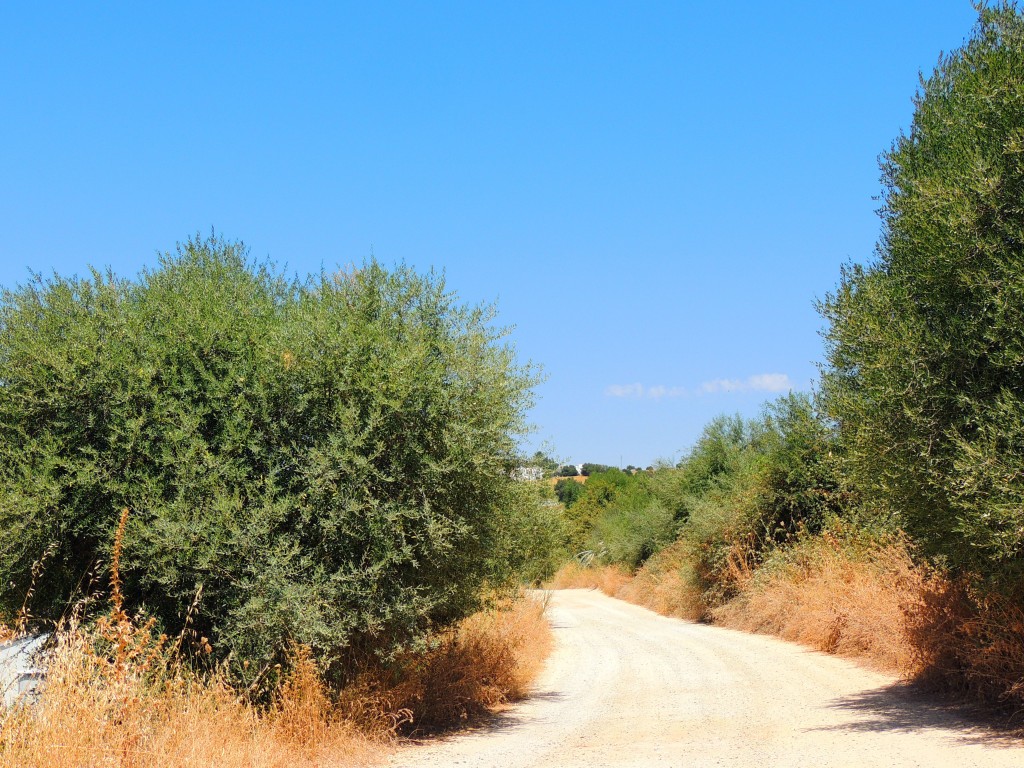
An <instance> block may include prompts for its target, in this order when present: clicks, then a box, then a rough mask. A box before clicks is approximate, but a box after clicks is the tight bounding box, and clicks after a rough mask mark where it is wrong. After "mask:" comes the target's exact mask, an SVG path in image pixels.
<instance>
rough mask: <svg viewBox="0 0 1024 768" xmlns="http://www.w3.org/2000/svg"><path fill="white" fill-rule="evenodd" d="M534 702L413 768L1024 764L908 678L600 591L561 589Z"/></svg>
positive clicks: (423, 752) (447, 743)
mask: <svg viewBox="0 0 1024 768" xmlns="http://www.w3.org/2000/svg"><path fill="white" fill-rule="evenodd" d="M548 612H549V613H548V615H549V618H550V620H551V622H552V625H553V626H554V629H555V638H556V648H555V651H554V653H553V654H552V656H551V658H550V660H549V661H548V664H547V666H546V668H545V672H544V674H543V675H542V677H541V679H540V680H539V682H538V685H537V689H536V692H535V695H534V696H533V697H532V698H531V699H529V700H528V701H526V702H523V703H522V704H519V705H517V706H515V707H513V708H512V709H510V710H509V711H508V712H506V713H504V714H502V715H500V716H498V717H496V718H494V719H493V720H492V721H490V722H488V723H487V724H486V725H484V726H482V727H480V728H478V729H476V730H474V731H472V732H469V733H465V734H461V735H459V736H455V737H451V738H448V739H445V740H442V741H437V742H429V743H427V744H425V745H412V746H409V747H406V748H403V749H401V750H399V751H398V752H396V753H395V754H394V755H393V756H392V758H391V763H390V764H391V765H393V766H396V767H399V766H400V767H401V768H420V767H423V768H428V767H429V768H448V767H449V766H481V767H484V766H486V767H487V768H541V767H547V766H551V767H554V766H558V767H559V768H571V767H575V766H579V767H580V768H583V767H584V766H586V768H601V767H602V766H632V767H635V768H647V767H648V766H686V767H687V768H690V767H691V766H747V767H749V768H766V767H767V766H786V767H787V768H799V767H801V766H812V767H815V768H816V767H818V766H822V767H824V766H858V767H866V766H886V768H890V767H891V766H928V767H929V768H945V767H946V766H949V767H955V768H970V766H996V767H997V766H1015V768H1021V767H1022V766H1024V746H1022V742H1020V741H1016V740H1014V739H1012V738H1010V737H1009V736H1005V735H1001V734H1000V733H999V732H997V731H994V730H992V729H991V728H988V727H984V726H980V725H971V724H969V723H968V722H966V721H964V720H963V719H962V718H961V717H959V716H958V715H957V714H956V713H955V712H954V711H953V710H951V709H950V708H947V707H944V706H943V705H940V704H937V703H935V702H929V701H928V700H926V699H922V698H920V697H917V696H914V695H912V694H910V693H908V692H907V691H906V690H905V689H904V688H903V687H902V686H900V685H899V684H897V682H896V680H894V679H893V678H891V677H887V676H885V675H880V674H877V673H874V672H871V671H868V670H865V669H863V668H861V667H858V666H856V665H855V664H852V663H850V662H848V661H845V660H843V659H838V658H835V657H831V656H827V655H824V654H820V653H816V652H814V651H809V650H806V649H804V648H801V647H800V646H797V645H792V644H790V643H785V642H782V641H780V640H776V639H774V638H768V637H761V636H757V635H748V634H744V633H741V632H734V631H731V630H727V629H721V628H718V627H709V626H704V625H700V624H692V623H689V622H684V621H679V620H676V619H667V618H664V617H662V616H658V615H657V614H654V613H651V612H650V611H647V610H645V609H643V608H639V607H637V606H634V605H630V604H628V603H624V602H621V601H619V600H614V599H612V598H609V597H606V596H605V595H603V594H601V593H599V592H596V591H591V590H561V591H557V592H552V593H551V594H550V603H549V607H548Z"/></svg>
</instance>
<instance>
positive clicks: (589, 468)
mask: <svg viewBox="0 0 1024 768" xmlns="http://www.w3.org/2000/svg"><path fill="white" fill-rule="evenodd" d="M610 469H616V467H609V466H608V465H607V464H590V463H586V464H584V465H583V468H582V471H581V472H580V474H581V475H584V476H587V477H589V476H590V475H598V474H601V473H602V472H607V471H608V470H610Z"/></svg>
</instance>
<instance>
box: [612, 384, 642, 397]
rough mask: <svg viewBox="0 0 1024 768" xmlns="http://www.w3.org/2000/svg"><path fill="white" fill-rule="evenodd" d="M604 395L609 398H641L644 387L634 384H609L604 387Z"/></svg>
mask: <svg viewBox="0 0 1024 768" xmlns="http://www.w3.org/2000/svg"><path fill="white" fill-rule="evenodd" d="M604 393H605V394H606V395H608V396H609V397H643V396H644V385H643V384H640V383H639V382H637V383H636V384H611V385H610V386H608V387H606V388H605V390H604Z"/></svg>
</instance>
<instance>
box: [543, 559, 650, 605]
mask: <svg viewBox="0 0 1024 768" xmlns="http://www.w3.org/2000/svg"><path fill="white" fill-rule="evenodd" d="M631 578H632V577H631V576H630V575H629V574H628V573H627V572H626V571H624V570H623V569H621V568H618V567H616V566H614V565H581V564H580V563H578V562H577V561H575V560H570V561H569V562H568V563H566V564H565V565H563V566H562V567H561V568H559V569H558V572H557V573H556V574H555V575H554V576H552V577H551V579H550V580H549V581H548V582H547V583H546V584H545V586H546V587H547V588H548V589H598V590H600V591H602V592H604V593H605V594H606V595H609V596H611V597H617V596H618V593H619V590H620V589H622V587H623V586H624V585H625V584H628V583H629V581H630V579H631Z"/></svg>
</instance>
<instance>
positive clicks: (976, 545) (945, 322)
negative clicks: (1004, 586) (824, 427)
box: [821, 3, 1024, 583]
mask: <svg viewBox="0 0 1024 768" xmlns="http://www.w3.org/2000/svg"><path fill="white" fill-rule="evenodd" d="M978 10H979V21H978V24H977V26H976V27H975V29H974V32H973V34H972V36H971V37H970V38H969V40H968V41H967V42H966V43H965V45H964V46H963V47H962V48H960V49H959V50H956V51H954V52H953V53H951V54H948V55H945V56H943V57H942V58H941V59H940V61H939V63H938V66H937V67H936V69H935V71H934V72H933V73H932V74H931V76H929V77H928V78H926V79H923V80H922V84H921V87H920V90H919V92H918V94H917V97H916V100H915V107H916V109H915V113H914V118H913V123H912V125H911V127H910V130H909V131H908V132H906V133H905V134H903V135H901V136H900V137H899V138H898V139H897V140H896V141H895V143H894V144H893V146H892V148H891V149H890V150H889V151H888V152H887V153H885V154H884V156H883V159H882V171H883V177H882V178H883V184H884V205H883V208H882V211H881V216H882V220H883V233H882V237H881V240H880V242H879V244H878V249H877V257H876V259H875V260H874V261H873V262H872V263H871V264H869V265H867V266H853V267H850V268H848V269H846V270H845V271H844V274H843V277H842V281H841V283H840V285H839V288H838V290H837V291H836V292H835V294H834V295H831V296H829V297H828V298H827V299H826V300H825V301H824V302H823V303H822V305H821V309H822V312H823V314H824V316H825V318H826V319H827V321H828V328H827V331H826V341H827V347H828V365H827V367H826V368H825V369H824V393H825V399H824V402H825V404H826V407H827V409H828V411H829V413H830V414H831V416H833V417H834V418H835V419H836V420H837V421H838V424H839V427H840V431H841V437H842V442H843V445H844V449H845V456H846V464H847V469H848V470H849V472H850V473H851V475H852V478H853V480H854V482H855V484H856V486H857V488H858V489H859V490H860V491H861V492H862V493H863V495H864V499H865V502H866V503H867V504H868V505H869V506H871V507H872V508H874V509H875V510H878V511H881V512H883V513H885V514H887V515H889V516H891V517H892V518H894V519H895V520H897V521H898V522H899V523H900V524H901V525H903V526H905V527H906V528H907V529H908V530H909V531H910V532H911V533H912V534H914V535H915V536H917V537H918V538H919V539H920V540H921V541H923V542H924V543H925V545H926V547H927V548H928V549H929V550H930V551H931V552H933V553H936V554H941V555H945V556H946V557H947V558H949V559H950V561H951V562H952V563H953V564H954V565H957V566H960V567H963V568H966V569H968V570H971V571H975V572H982V573H989V574H994V575H996V576H998V577H999V578H1000V579H1002V580H1004V581H1006V582H1007V583H1009V581H1012V580H1014V579H1016V578H1017V577H1019V575H1020V574H1021V573H1022V569H1024V512H1022V510H1024V20H1022V18H1021V15H1020V13H1019V11H1018V10H1017V8H1016V7H1015V5H1013V4H1008V3H1007V4H1000V5H998V6H994V7H982V6H978Z"/></svg>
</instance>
